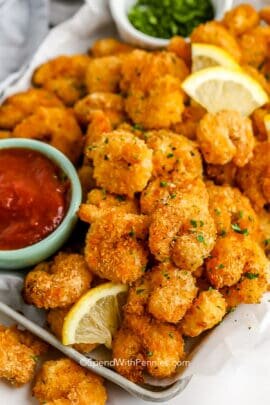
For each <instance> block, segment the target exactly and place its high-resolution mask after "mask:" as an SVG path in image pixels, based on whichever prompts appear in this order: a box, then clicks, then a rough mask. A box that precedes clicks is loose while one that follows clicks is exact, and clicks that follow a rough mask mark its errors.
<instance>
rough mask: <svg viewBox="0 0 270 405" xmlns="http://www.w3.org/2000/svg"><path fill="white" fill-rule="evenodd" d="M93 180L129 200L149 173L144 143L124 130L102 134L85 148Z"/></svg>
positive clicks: (139, 188)
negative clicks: (92, 167) (92, 166)
mask: <svg viewBox="0 0 270 405" xmlns="http://www.w3.org/2000/svg"><path fill="white" fill-rule="evenodd" d="M87 157H88V158H90V159H93V164H94V178H95V179H96V182H97V184H98V185H99V186H100V187H104V188H105V189H106V190H108V191H109V192H111V193H116V194H124V195H127V196H128V197H133V195H134V193H136V192H139V191H142V190H143V189H144V187H145V186H146V184H147V182H148V180H149V179H150V177H151V174H152V151H151V149H149V148H148V147H147V145H146V144H145V142H144V141H142V140H141V139H138V138H137V137H135V136H134V135H133V134H131V133H129V132H125V131H113V132H111V133H107V134H104V136H102V137H101V139H100V141H99V142H96V143H94V144H93V145H92V147H91V150H89V149H88V151H87Z"/></svg>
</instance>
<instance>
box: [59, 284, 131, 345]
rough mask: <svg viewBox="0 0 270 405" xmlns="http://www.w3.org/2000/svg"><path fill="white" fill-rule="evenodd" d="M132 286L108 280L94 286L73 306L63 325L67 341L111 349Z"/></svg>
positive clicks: (65, 340)
mask: <svg viewBox="0 0 270 405" xmlns="http://www.w3.org/2000/svg"><path fill="white" fill-rule="evenodd" d="M127 290H128V287H127V286H125V285H122V284H114V283H106V284H102V285H100V286H98V287H95V288H92V289H91V290H90V291H88V292H87V293H86V294H84V295H83V296H82V297H81V298H80V299H79V301H77V302H76V304H75V305H73V307H72V308H71V310H70V311H69V313H68V314H67V316H66V317H65V321H64V325H63V332H62V336H63V344H64V345H72V344H75V343H98V344H104V345H105V346H106V347H107V348H109V349H110V348H111V345H112V337H113V335H114V334H115V332H116V330H117V328H118V326H119V322H120V315H121V306H122V305H123V303H124V301H125V296H126V293H127Z"/></svg>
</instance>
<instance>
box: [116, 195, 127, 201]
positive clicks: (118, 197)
mask: <svg viewBox="0 0 270 405" xmlns="http://www.w3.org/2000/svg"><path fill="white" fill-rule="evenodd" d="M116 199H117V200H118V201H119V202H123V201H126V197H125V196H124V195H117V196H116Z"/></svg>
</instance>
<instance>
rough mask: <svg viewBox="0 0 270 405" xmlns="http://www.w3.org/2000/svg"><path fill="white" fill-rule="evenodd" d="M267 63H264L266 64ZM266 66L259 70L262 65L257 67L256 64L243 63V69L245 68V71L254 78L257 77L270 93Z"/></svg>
mask: <svg viewBox="0 0 270 405" xmlns="http://www.w3.org/2000/svg"><path fill="white" fill-rule="evenodd" d="M265 65H266V63H265V64H264V66H265ZM264 66H263V68H262V69H261V70H259V68H260V66H259V68H258V69H256V68H255V67H254V66H251V65H243V66H242V69H244V70H245V72H246V73H247V74H248V75H249V76H251V77H252V78H253V79H255V80H256V81H257V82H258V83H259V84H260V85H261V86H262V88H263V89H264V90H265V91H266V93H268V94H270V83H269V81H268V80H267V79H266V76H267V75H265V73H264Z"/></svg>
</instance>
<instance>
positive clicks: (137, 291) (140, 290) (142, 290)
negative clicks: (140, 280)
mask: <svg viewBox="0 0 270 405" xmlns="http://www.w3.org/2000/svg"><path fill="white" fill-rule="evenodd" d="M144 291H145V289H144V288H137V290H136V294H138V295H139V294H142V293H143V292H144Z"/></svg>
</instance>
